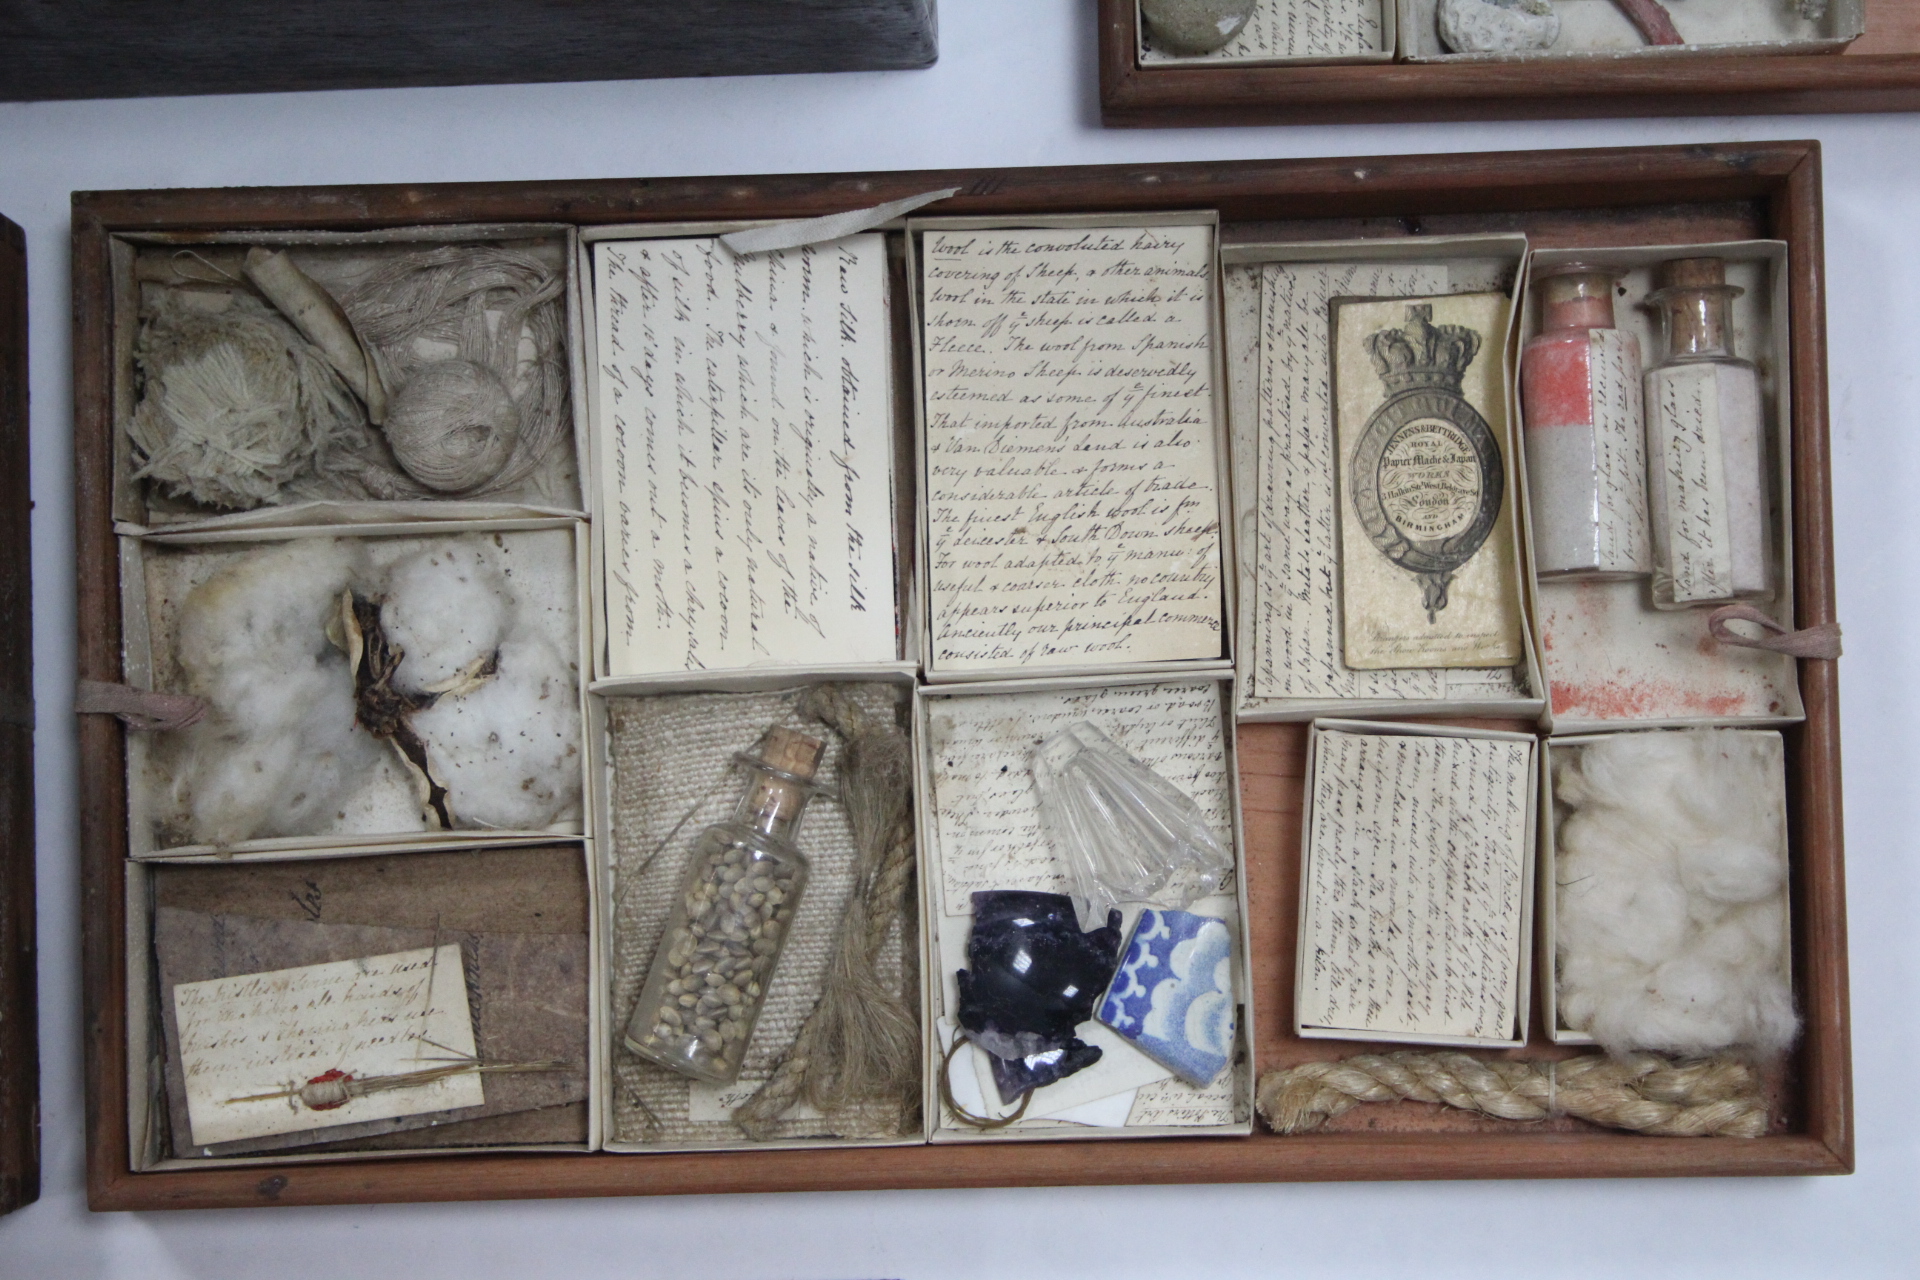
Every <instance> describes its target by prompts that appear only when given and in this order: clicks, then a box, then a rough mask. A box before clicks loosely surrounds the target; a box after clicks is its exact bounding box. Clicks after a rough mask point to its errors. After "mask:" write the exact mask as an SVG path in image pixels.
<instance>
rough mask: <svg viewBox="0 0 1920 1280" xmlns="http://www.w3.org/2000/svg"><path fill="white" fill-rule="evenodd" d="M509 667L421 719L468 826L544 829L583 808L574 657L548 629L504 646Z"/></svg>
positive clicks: (437, 769) (451, 799) (458, 815)
mask: <svg viewBox="0 0 1920 1280" xmlns="http://www.w3.org/2000/svg"><path fill="white" fill-rule="evenodd" d="M499 653H500V662H499V670H498V671H497V672H496V673H495V674H494V676H493V677H492V678H491V679H490V680H488V681H487V682H486V683H485V684H483V685H481V686H480V687H479V688H477V689H474V690H472V691H471V692H468V693H464V694H461V695H459V696H458V697H451V696H450V697H444V698H441V699H440V700H439V701H438V702H436V703H435V704H434V705H433V706H431V707H429V708H428V709H426V710H425V711H422V712H419V713H417V714H416V715H415V716H414V718H413V727H414V728H415V729H416V730H417V731H418V732H419V734H420V736H421V738H423V739H424V740H425V741H426V743H427V755H428V758H429V759H430V760H431V761H432V762H433V767H434V773H435V775H436V776H438V777H439V779H440V781H441V782H442V783H443V784H444V785H445V786H446V788H447V792H448V803H449V805H450V807H451V808H452V810H453V814H454V818H455V821H456V822H457V823H458V824H459V825H460V826H463V827H483V828H487V827H491V828H502V829H511V830H523V831H524V830H539V829H541V828H543V827H549V826H552V825H554V824H555V823H557V822H560V821H562V820H563V819H567V818H578V817H579V816H580V812H579V810H580V704H579V700H578V695H577V694H576V692H575V685H574V676H573V672H572V670H571V665H570V664H569V663H568V662H567V661H566V660H565V659H564V658H563V657H562V656H561V655H560V653H559V651H557V650H556V649H555V648H554V647H553V646H552V645H551V644H549V643H547V641H546V640H544V639H542V638H540V637H537V636H535V637H531V638H528V639H517V638H516V639H513V640H509V641H507V642H506V643H505V644H502V645H501V646H500V650H499Z"/></svg>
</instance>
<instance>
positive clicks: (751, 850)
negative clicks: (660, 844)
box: [625, 727, 825, 1084]
mask: <svg viewBox="0 0 1920 1280" xmlns="http://www.w3.org/2000/svg"><path fill="white" fill-rule="evenodd" d="M824 751H825V744H824V743H823V742H822V741H821V740H820V739H818V738H810V737H808V736H807V735H805V734H803V733H799V732H796V731H794V730H791V729H782V728H778V727H775V728H771V729H768V730H767V731H766V733H765V734H764V735H763V736H762V737H761V739H760V745H759V747H758V749H757V751H755V752H754V753H753V754H751V755H749V754H747V753H745V752H742V753H740V754H739V755H737V756H736V757H735V759H737V760H738V761H740V763H741V764H743V765H745V766H746V767H747V769H748V771H749V772H750V773H751V775H752V777H751V780H750V781H749V783H748V784H747V789H746V792H745V794H744V795H742V796H741V798H740V804H739V806H738V807H737V808H736V809H735V810H734V813H733V816H732V817H731V818H730V819H728V820H727V821H725V822H718V823H715V824H714V825H713V826H710V827H708V828H707V829H706V830H705V831H703V832H701V833H700V836H699V838H698V840H697V841H696V843H695V846H694V850H693V856H692V858H691V859H690V860H689V861H688V864H687V870H686V873H685V875H684V876H683V877H682V878H681V882H680V888H679V893H678V896H677V897H676V898H675V899H674V904H673V910H672V913H671V914H670V915H669V917H668V919H667V927H666V931H665V932H664V933H663V934H662V935H661V939H660V946H659V948H658V949H657V950H656V951H655V952H654V956H653V965H652V968H651V969H650V970H649V971H648V974H647V981H646V985H645V986H644V987H643V988H642V989H641V992H640V999H639V1001H638V1002H637V1003H636V1004H635V1005H634V1009H633V1014H632V1016H631V1017H630V1018H629V1019H628V1021H627V1030H626V1035H625V1042H626V1047H627V1048H628V1049H629V1050H631V1051H632V1052H633V1053H635V1054H637V1055H638V1056H640V1057H642V1058H645V1059H646V1060H647V1061H649V1062H654V1063H658V1064H659V1065H660V1066H663V1067H666V1068H668V1069H669V1070H672V1071H677V1072H679V1073H680V1074H682V1075H685V1076H691V1077H693V1078H695V1079H698V1080H708V1081H712V1082H714V1083H718V1084H727V1083H730V1082H732V1080H733V1079H734V1078H735V1077H736V1076H738V1075H739V1074H740V1066H741V1063H742V1062H743V1061H744V1060H745V1057H746V1048H747V1042H748V1041H749V1040H750V1039H751V1038H752V1036H753V1027H754V1023H755V1022H757V1021H758V1020H759V1017H760V1011H761V1009H762V1007H763V1006H764V1005H765V1003H766V997H767V988H768V987H769V986H770V985H771V984H772V981H773V970H774V966H775V965H776V964H777V963H778V961H779V959H780V951H781V948H782V946H783V945H784V943H785V942H786V938H787V934H788V933H789V932H790V930H791V928H792V924H793V916H794V911H795V909H796V908H797V907H798V906H799V903H800V894H801V892H802V890H804V889H805V888H806V884H807V873H808V870H809V867H808V863H807V859H806V856H805V855H804V854H802V853H801V852H800V851H799V850H798V849H796V848H795V847H794V845H793V840H794V837H795V834H796V833H797V831H798V830H799V826H800V818H801V815H802V814H804V813H805V812H806V807H807V802H808V801H809V800H810V799H812V798H813V794H814V790H815V788H814V783H813V776H814V773H815V772H816V770H818V768H819V766H820V757H821V755H822V753H823V752H824Z"/></svg>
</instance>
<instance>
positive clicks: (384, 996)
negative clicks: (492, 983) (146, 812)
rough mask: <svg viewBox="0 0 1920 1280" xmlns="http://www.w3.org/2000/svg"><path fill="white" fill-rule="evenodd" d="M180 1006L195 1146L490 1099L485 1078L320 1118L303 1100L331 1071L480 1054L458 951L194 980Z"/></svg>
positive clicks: (373, 1100) (184, 988)
mask: <svg viewBox="0 0 1920 1280" xmlns="http://www.w3.org/2000/svg"><path fill="white" fill-rule="evenodd" d="M173 1007H174V1019H175V1022H176V1023H177V1025H178V1026H179V1029H180V1061H181V1066H182V1070H183V1074H184V1076H185V1079H186V1092H187V1114H188V1117H189V1119H190V1120H191V1123H192V1128H193V1141H194V1145H196V1146H203V1147H204V1146H212V1145H213V1144H215V1143H221V1142H232V1141H235V1140H238V1139H244V1138H261V1137H267V1136H270V1135H273V1134H279V1133H300V1132H304V1131H307V1130H310V1129H324V1128H328V1127H330V1126H333V1125H343V1124H355V1123H358V1122H360V1121H364V1120H390V1119H392V1118H394V1117H396V1116H411V1115H420V1114H423V1113H425V1112H429V1111H448V1110H452V1109H454V1108H457V1107H477V1106H481V1105H483V1104H484V1103H485V1101H486V1098H485V1095H484V1092H483V1090H482V1088H481V1080H480V1076H479V1075H478V1074H477V1073H474V1072H465V1073H462V1074H459V1075H453V1076H448V1077H445V1078H442V1079H439V1080H435V1081H432V1082H430V1083H427V1084H420V1085H409V1086H405V1087H402V1088H393V1089H384V1090H381V1091H379V1092H376V1093H368V1094H363V1095H360V1096H358V1097H352V1098H349V1099H348V1100H347V1101H346V1102H345V1103H344V1104H342V1105H339V1106H334V1107H327V1108H325V1109H321V1110H315V1109H314V1108H312V1107H310V1106H308V1105H306V1104H305V1103H303V1102H302V1101H301V1100H300V1099H299V1097H298V1096H297V1095H298V1090H299V1089H300V1088H301V1087H302V1086H304V1085H307V1084H309V1083H311V1082H313V1081H315V1080H316V1079H322V1078H326V1079H333V1078H337V1077H333V1076H329V1074H328V1073H330V1072H341V1073H344V1074H346V1075H349V1076H352V1077H353V1078H354V1079H356V1080H365V1079H368V1078H370V1077H376V1076H393V1075H400V1074H404V1073H407V1072H413V1071H425V1070H431V1069H433V1068H435V1067H441V1066H447V1065H451V1064H452V1063H455V1062H458V1061H460V1060H461V1059H468V1060H471V1059H472V1058H474V1056H475V1050H474V1039H473V1018H472V1015H471V1013H470V1012H469V1010H468V1008H467V986H466V981H465V978H464V976H463V974H462V965H461V959H460V948H459V947H458V946H457V945H453V944H449V945H447V946H443V947H439V948H433V947H422V948H421V949H419V950H417V951H397V952H394V953H392V954H390V955H383V956H370V957H368V958H366V959H362V960H339V961H335V962H332V963H330V964H312V965H303V966H301V967H300V968H297V969H276V970H273V971H271V972H268V973H253V974H246V975H243V976H240V977H233V978H213V979H210V980H208V981H205V982H183V983H180V984H179V985H177V986H175V987H174V989H173ZM274 1094H279V1095H281V1096H278V1097H274V1096H266V1095H274Z"/></svg>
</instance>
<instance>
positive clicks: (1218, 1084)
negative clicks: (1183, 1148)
mask: <svg viewBox="0 0 1920 1280" xmlns="http://www.w3.org/2000/svg"><path fill="white" fill-rule="evenodd" d="M1240 1088H1241V1074H1240V1072H1239V1071H1236V1070H1234V1069H1233V1068H1231V1067H1229V1068H1228V1069H1227V1070H1225V1071H1222V1072H1221V1073H1220V1076H1219V1078H1218V1079H1216V1080H1215V1081H1214V1082H1213V1083H1212V1084H1210V1085H1207V1086H1206V1087H1204V1088H1195V1087H1194V1086H1193V1085H1190V1084H1188V1083H1187V1082H1186V1081H1185V1080H1182V1079H1180V1078H1179V1077H1177V1076H1172V1077H1169V1078H1168V1079H1165V1080H1162V1081H1159V1082H1158V1083H1156V1084H1150V1085H1143V1086H1142V1087H1141V1089H1140V1092H1139V1093H1137V1094H1135V1095H1134V1099H1133V1109H1132V1111H1131V1112H1130V1113H1129V1115H1128V1116H1127V1123H1128V1124H1129V1125H1133V1126H1136V1127H1142V1126H1147V1125H1167V1126H1186V1127H1193V1126H1201V1125H1216V1124H1233V1123H1235V1122H1236V1121H1240V1120H1244V1119H1246V1118H1247V1114H1246V1109H1245V1107H1244V1106H1243V1105H1242V1104H1241V1102H1240V1100H1239V1092H1240Z"/></svg>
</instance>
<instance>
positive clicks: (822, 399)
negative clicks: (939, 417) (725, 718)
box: [593, 234, 898, 675]
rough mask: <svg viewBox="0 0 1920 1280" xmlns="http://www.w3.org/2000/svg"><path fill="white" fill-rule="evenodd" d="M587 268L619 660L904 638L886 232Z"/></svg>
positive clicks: (610, 244)
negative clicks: (899, 613) (744, 252)
mask: <svg viewBox="0 0 1920 1280" xmlns="http://www.w3.org/2000/svg"><path fill="white" fill-rule="evenodd" d="M593 269H594V310H595V319H596V324H597V330H596V333H597V342H598V361H599V363H598V367H597V368H596V369H595V370H594V378H595V390H596V392H597V400H596V407H595V411H594V419H595V420H594V424H593V429H594V432H595V435H596V438H597V443H596V455H597V457H598V460H599V461H598V465H599V467H600V510H599V513H598V514H597V515H596V517H595V520H596V523H597V525H598V527H599V529H600V533H601V538H602V541H603V544H604V548H605V557H606V574H605V581H604V583H603V587H604V594H605V599H606V635H607V658H608V663H609V669H610V671H611V672H612V674H614V675H643V674H649V673H655V672H665V671H701V670H716V669H725V668H735V667H750V666H755V665H759V664H765V663H784V664H807V663H812V664H826V663H833V664H841V663H856V662H891V661H894V660H896V659H897V657H898V648H897V644H896V640H895V608H894V603H895V602H894V576H893V520H892V491H893V480H892V471H893V463H892V424H893V396H892V389H891V384H890V368H891V354H890V353H891V334H890V326H889V323H888V306H889V304H888V298H887V259H886V246H885V241H884V238H883V237H882V236H880V235H877V234H872V235H857V236H850V237H848V238H846V239H844V240H838V241H834V242H832V243H829V244H822V245H808V246H805V247H802V248H798V249H788V250H777V251H774V252H769V253H763V254H755V255H753V256H751V257H735V256H734V255H733V254H732V253H731V252H729V251H728V250H727V249H725V248H724V247H722V246H721V245H720V243H719V242H718V241H717V240H714V239H704V238H703V239H691V240H617V241H601V242H599V243H597V244H595V245H594V246H593Z"/></svg>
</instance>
